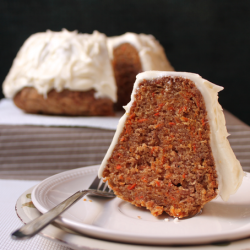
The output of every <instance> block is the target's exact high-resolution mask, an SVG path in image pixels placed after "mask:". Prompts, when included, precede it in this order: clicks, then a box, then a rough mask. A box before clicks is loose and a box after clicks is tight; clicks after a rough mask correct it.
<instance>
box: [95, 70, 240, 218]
mask: <svg viewBox="0 0 250 250" xmlns="http://www.w3.org/2000/svg"><path fill="white" fill-rule="evenodd" d="M222 89H223V88H222V87H220V86H217V85H215V84H212V83H211V82H208V81H207V80H204V79H202V78H201V77H200V76H199V75H197V74H192V73H181V72H160V71H147V72H144V73H140V74H138V75H137V79H136V82H135V84H134V88H133V92H132V95H131V101H130V102H129V103H128V105H127V106H126V107H125V110H126V113H125V114H124V116H122V118H121V119H120V121H119V124H118V127H117V131H116V133H115V136H114V139H113V141H112V143H111V146H110V148H109V150H108V152H107V154H106V156H105V158H104V160H103V162H102V164H101V167H100V169H99V173H98V175H99V177H100V178H101V177H104V179H105V181H108V184H109V186H110V187H111V188H112V189H113V190H114V193H115V194H116V195H117V196H118V197H120V198H121V199H123V200H125V201H128V202H130V203H132V204H134V205H135V206H138V207H146V208H147V209H149V210H150V212H151V213H152V214H153V215H154V216H158V215H160V214H162V213H163V211H165V212H166V213H167V214H169V215H170V216H174V217H178V218H183V217H188V216H193V215H195V214H196V213H197V212H199V211H200V210H201V208H202V207H203V206H204V205H205V204H206V203H207V202H209V201H211V200H212V199H214V198H215V197H216V196H217V194H219V195H220V196H221V198H222V199H223V200H224V201H226V200H228V198H229V196H230V195H231V194H234V193H235V192H236V190H237V189H238V187H239V186H240V184H241V182H242V178H243V171H242V168H241V165H240V163H239V161H238V160H237V159H236V157H235V155H234V153H233V151H232V149H231V147H230V145H229V142H228V140H227V136H228V134H227V130H226V126H225V118H224V115H223V112H222V108H221V106H220V105H219V103H218V92H219V91H221V90H222Z"/></svg>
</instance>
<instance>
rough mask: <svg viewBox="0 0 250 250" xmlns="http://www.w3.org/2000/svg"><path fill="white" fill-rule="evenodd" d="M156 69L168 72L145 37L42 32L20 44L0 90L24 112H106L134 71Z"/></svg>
mask: <svg viewBox="0 0 250 250" xmlns="http://www.w3.org/2000/svg"><path fill="white" fill-rule="evenodd" d="M108 51H109V52H108ZM111 60H112V65H113V67H112V65H111ZM156 69H158V70H173V68H172V67H171V65H170V64H169V62H168V60H167V58H166V56H165V53H164V49H163V48H162V46H161V45H160V44H159V43H158V42H157V41H156V40H155V38H154V37H153V36H151V35H144V34H140V35H137V34H134V33H126V34H124V35H122V36H118V37H111V38H108V39H106V36H105V34H101V33H99V32H97V31H95V32H94V33H93V34H92V35H89V34H78V33H77V32H76V31H74V32H69V31H67V30H63V31H62V32H52V31H47V32H44V33H37V34H34V35H32V36H31V37H29V38H28V39H27V41H26V42H25V43H24V45H23V46H22V47H21V49H20V51H19V52H18V54H17V57H16V58H15V60H14V62H13V65H12V67H11V69H10V72H9V74H8V75H7V77H6V79H5V81H4V83H3V92H4V94H5V96H6V97H7V98H13V99H14V102H15V104H16V105H17V106H18V107H19V108H21V109H23V110H25V111H26V112H28V113H44V114H56V115H89V116H100V115H105V116H108V115H113V114H114V111H113V106H114V103H115V107H116V110H120V109H121V108H122V106H123V105H125V104H127V103H128V101H129V99H130V95H131V92H132V88H133V84H134V81H135V76H136V75H137V74H138V73H139V72H142V71H145V70H156ZM114 76H115V77H114Z"/></svg>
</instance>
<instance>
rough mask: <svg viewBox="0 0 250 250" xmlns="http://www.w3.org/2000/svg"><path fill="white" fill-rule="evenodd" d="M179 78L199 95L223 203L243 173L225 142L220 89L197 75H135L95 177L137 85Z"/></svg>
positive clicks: (106, 157)
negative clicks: (133, 82) (190, 82)
mask: <svg viewBox="0 0 250 250" xmlns="http://www.w3.org/2000/svg"><path fill="white" fill-rule="evenodd" d="M165 76H170V77H183V78H188V79H190V80H191V81H193V82H194V84H195V85H196V87H197V88H198V90H199V91H200V92H201V94H202V96H203V98H204V101H205V105H206V110H207V117H208V121H209V125H210V131H211V134H210V145H211V149H212V153H213V157H214V160H215V165H216V171H217V174H218V183H219V188H218V189H219V195H220V196H221V198H222V199H223V200H224V201H227V200H228V199H229V196H230V195H232V194H234V193H235V192H236V191H237V189H238V188H239V186H240V185H241V183H242V179H243V175H244V172H243V170H242V167H241V165H240V162H239V161H238V160H237V159H236V157H235V155H234V152H233V150H232V149H231V147H230V144H229V142H228V140H227V136H228V133H227V129H226V121H225V117H224V114H223V112H222V107H221V105H220V104H219V103H218V92H219V91H221V90H222V89H223V87H220V86H218V85H215V84H213V83H211V82H209V81H207V80H205V79H203V78H202V77H200V76H199V75H197V74H192V73H185V72H163V71H147V72H143V73H140V74H138V75H137V77H136V81H135V84H134V88H133V92H132V94H131V101H130V102H129V103H128V104H127V106H125V107H124V108H125V110H126V113H125V114H124V115H123V116H122V117H121V119H120V121H119V123H118V126H117V130H116V133H115V135H114V138H113V141H112V143H111V145H110V148H109V149H108V152H107V154H106V155H105V157H104V159H103V161H102V164H101V166H100V168H99V172H98V176H99V178H101V177H102V173H103V171H104V168H105V167H106V164H107V161H108V159H109V158H110V156H111V154H112V151H113V149H114V147H115V145H116V143H117V141H118V138H119V135H120V134H121V132H122V130H123V127H124V124H125V122H126V119H127V115H128V114H129V111H130V108H131V106H132V103H133V102H134V95H135V91H136V89H137V88H138V85H139V83H140V82H142V81H143V80H144V79H146V80H152V79H155V78H160V77H165Z"/></svg>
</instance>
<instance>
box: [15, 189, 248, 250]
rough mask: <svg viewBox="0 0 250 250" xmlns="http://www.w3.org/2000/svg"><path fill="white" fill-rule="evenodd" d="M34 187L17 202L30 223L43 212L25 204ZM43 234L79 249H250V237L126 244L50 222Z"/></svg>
mask: <svg viewBox="0 0 250 250" xmlns="http://www.w3.org/2000/svg"><path fill="white" fill-rule="evenodd" d="M32 190H33V188H30V189H28V190H27V191H25V192H24V193H23V194H22V195H21V196H20V197H19V198H18V200H17V202H16V213H17V216H18V217H19V218H20V220H21V221H22V222H23V223H25V224H26V223H28V222H30V221H31V220H33V219H35V218H36V217H37V216H39V215H40V214H41V213H40V212H39V211H38V210H37V209H36V208H35V207H32V206H30V207H28V206H24V204H27V203H29V202H30V198H29V197H30V193H31V192H32ZM39 234H40V235H41V236H43V237H45V238H47V239H50V240H52V241H55V242H57V243H60V244H63V245H65V246H68V247H70V248H72V249H79V250H93V249H99V250H117V249H119V250H152V249H154V250H157V249H159V250H185V249H186V250H190V249H192V250H201V249H204V250H221V249H222V248H223V250H236V249H249V246H250V239H249V238H248V239H244V240H238V241H234V242H226V243H215V244H212V245H197V246H146V245H138V244H136V245H133V244H124V243H119V242H112V241H107V240H100V239H95V238H91V237H88V236H86V235H83V234H78V233H76V232H72V231H70V230H69V229H67V228H65V227H60V228H59V227H58V226H57V225H56V224H53V225H52V224H50V225H49V226H47V227H46V228H45V229H43V230H42V231H41V232H40V233H39Z"/></svg>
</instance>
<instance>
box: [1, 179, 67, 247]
mask: <svg viewBox="0 0 250 250" xmlns="http://www.w3.org/2000/svg"><path fill="white" fill-rule="evenodd" d="M0 178H1V176H0ZM37 183H39V182H38V181H16V180H15V181H13V180H1V179H0V197H1V206H0V238H1V240H0V249H1V250H22V249H23V250H27V249H31V250H47V249H48V250H69V249H70V248H67V247H64V246H62V245H60V244H58V243H55V242H52V241H50V240H47V239H44V238H42V237H41V236H35V237H33V238H32V239H29V240H24V241H14V240H12V239H11V238H10V234H11V233H12V232H13V231H15V230H16V229H18V228H20V227H21V226H22V225H23V223H22V222H21V221H20V220H19V218H18V217H17V215H16V212H15V204H16V201H17V199H18V198H19V196H20V195H21V194H22V193H23V192H25V191H26V190H27V189H29V188H30V187H32V186H34V185H36V184H37Z"/></svg>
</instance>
